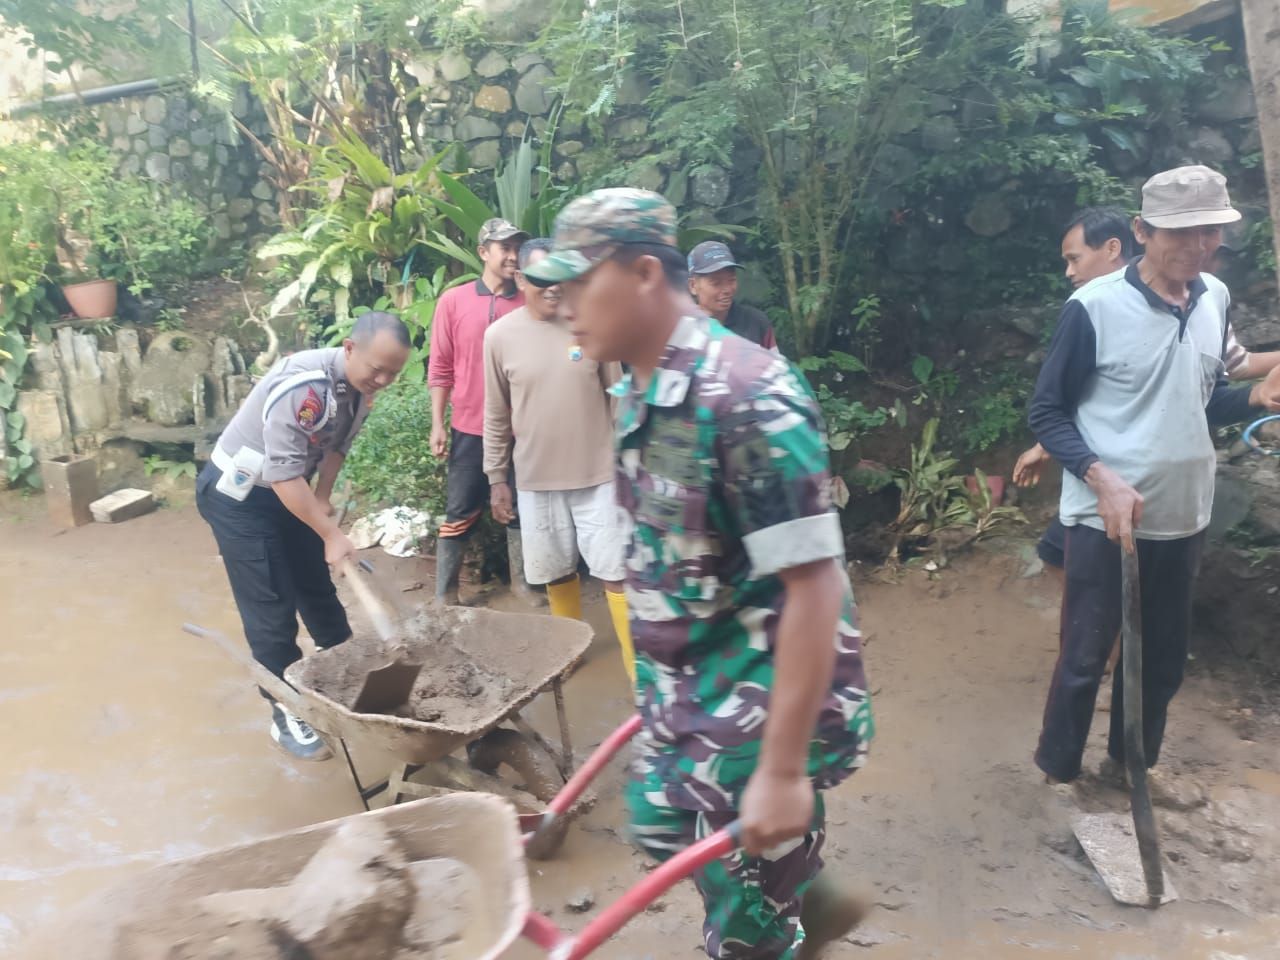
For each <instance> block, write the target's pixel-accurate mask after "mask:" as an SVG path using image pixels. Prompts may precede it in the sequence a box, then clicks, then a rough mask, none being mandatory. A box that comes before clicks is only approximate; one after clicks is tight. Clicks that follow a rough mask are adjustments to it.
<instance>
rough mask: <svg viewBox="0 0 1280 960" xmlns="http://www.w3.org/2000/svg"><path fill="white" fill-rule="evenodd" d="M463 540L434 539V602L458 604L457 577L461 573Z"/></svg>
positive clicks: (452, 605)
mask: <svg viewBox="0 0 1280 960" xmlns="http://www.w3.org/2000/svg"><path fill="white" fill-rule="evenodd" d="M466 546H467V544H466V541H465V540H454V539H446V538H445V537H441V538H440V539H438V540H437V541H436V602H437V603H443V604H444V605H445V606H449V607H456V606H458V603H459V600H458V579H459V577H460V576H461V575H462V555H463V552H464V551H465V549H466Z"/></svg>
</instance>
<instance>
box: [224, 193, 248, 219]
mask: <svg viewBox="0 0 1280 960" xmlns="http://www.w3.org/2000/svg"><path fill="white" fill-rule="evenodd" d="M227 213H228V215H230V217H231V219H232V220H243V219H244V218H245V217H247V216H249V215H250V214H252V213H253V201H252V200H250V199H249V198H248V197H234V198H233V199H232V200H231V202H230V203H228V204H227Z"/></svg>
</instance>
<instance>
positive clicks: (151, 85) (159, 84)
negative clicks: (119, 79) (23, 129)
mask: <svg viewBox="0 0 1280 960" xmlns="http://www.w3.org/2000/svg"><path fill="white" fill-rule="evenodd" d="M181 82H182V81H181V79H180V78H178V77H152V78H151V79H150V80H130V81H129V82H128V83H113V84H111V85H109V86H105V87H94V88H93V89H91V90H84V91H82V92H80V93H60V94H58V95H57V96H53V97H45V98H44V99H42V100H33V101H31V102H30V103H20V104H18V105H17V106H16V107H14V108H13V109H12V110H10V111H9V117H10V118H16V117H21V116H25V115H26V114H28V113H38V112H40V111H41V110H47V109H48V108H50V107H55V108H56V107H89V106H93V105H94V104H97V103H106V102H108V101H110V100H121V99H123V98H125V97H138V96H142V95H143V94H148V93H155V92H156V91H157V90H161V89H163V88H164V87H171V86H174V85H176V84H179V83H181Z"/></svg>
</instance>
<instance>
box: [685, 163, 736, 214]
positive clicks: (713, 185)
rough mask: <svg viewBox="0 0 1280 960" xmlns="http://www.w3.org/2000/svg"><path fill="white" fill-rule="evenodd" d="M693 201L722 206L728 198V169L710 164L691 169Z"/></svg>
mask: <svg viewBox="0 0 1280 960" xmlns="http://www.w3.org/2000/svg"><path fill="white" fill-rule="evenodd" d="M690 180H691V182H690V185H689V186H690V192H691V193H692V195H693V202H694V203H699V204H702V205H703V206H706V207H722V206H724V204H725V201H726V200H728V199H729V171H727V170H725V169H724V168H723V167H716V166H712V165H710V164H708V165H706V166H702V167H699V168H698V169H696V170H695V171H693V176H692V177H691V178H690Z"/></svg>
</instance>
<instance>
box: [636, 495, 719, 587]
mask: <svg viewBox="0 0 1280 960" xmlns="http://www.w3.org/2000/svg"><path fill="white" fill-rule="evenodd" d="M651 479H652V480H656V482H657V487H659V488H665V489H658V488H655V487H650V486H646V488H645V489H643V490H641V491H640V492H639V494H638V496H637V499H636V508H635V518H636V530H635V533H634V535H633V539H632V543H633V545H634V548H635V550H636V551H637V552H636V554H634V555H633V558H632V575H633V577H635V579H636V580H637V581H638V583H639V585H640V586H642V587H644V588H647V589H650V590H657V591H659V592H661V593H664V594H667V595H668V596H672V597H675V598H677V599H679V600H681V601H687V602H698V601H709V600H714V599H715V598H716V595H717V594H718V593H719V591H720V562H721V557H722V554H723V551H722V548H721V540H720V536H719V534H718V533H717V532H716V531H714V530H713V529H712V528H711V525H710V524H709V523H708V517H707V495H706V493H705V492H703V491H701V490H695V489H687V488H686V489H683V490H679V491H678V492H676V491H675V490H674V488H673V485H671V484H670V482H669V481H663V480H662V479H661V478H651ZM637 561H638V562H637Z"/></svg>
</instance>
